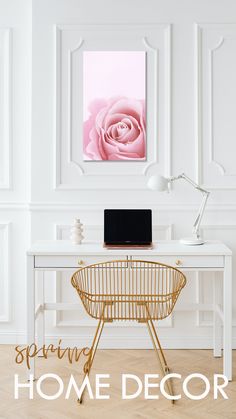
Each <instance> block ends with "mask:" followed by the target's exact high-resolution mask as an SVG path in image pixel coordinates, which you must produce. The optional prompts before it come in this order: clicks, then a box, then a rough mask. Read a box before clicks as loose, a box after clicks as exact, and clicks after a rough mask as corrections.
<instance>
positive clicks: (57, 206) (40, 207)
mask: <svg viewBox="0 0 236 419" xmlns="http://www.w3.org/2000/svg"><path fill="white" fill-rule="evenodd" d="M148 205H149V207H150V208H152V209H153V211H155V210H157V211H163V212H166V211H170V212H176V211H177V212H196V211H198V209H199V205H193V204H187V203H186V204H174V203H169V204H162V203H158V204H156V202H155V203H152V202H150V201H149V204H148ZM108 206H109V208H123V206H124V205H123V204H121V203H120V202H117V203H114V204H112V205H111V203H110V202H104V204H103V205H101V204H99V205H98V204H96V203H89V204H88V203H85V204H81V203H80V204H78V203H75V202H52V201H48V202H46V201H44V202H43V201H42V202H31V203H29V202H0V211H6V210H7V211H8V210H12V211H15V210H16V211H18V210H22V211H30V212H53V211H56V212H59V211H67V212H73V211H86V212H87V211H89V212H95V211H96V212H99V211H103V210H104V208H106V207H108ZM127 208H143V205H142V204H140V203H139V204H133V205H127ZM222 211H224V212H235V211H236V204H227V203H225V204H222V203H218V204H217V203H215V204H207V207H206V210H205V212H206V213H209V212H222Z"/></svg>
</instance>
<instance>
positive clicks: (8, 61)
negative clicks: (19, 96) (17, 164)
mask: <svg viewBox="0 0 236 419" xmlns="http://www.w3.org/2000/svg"><path fill="white" fill-rule="evenodd" d="M11 38H12V32H11V29H10V28H0V53H1V54H0V55H1V56H2V58H1V60H0V77H1V80H0V82H1V85H2V86H3V90H2V91H1V96H3V100H2V107H0V122H1V124H0V126H1V127H2V129H3V131H2V132H0V135H1V137H2V139H1V141H2V145H3V149H2V150H1V149H0V153H1V154H2V155H3V160H4V165H3V173H1V167H0V190H1V189H3V190H4V189H6V190H9V189H11V187H12V185H11V182H12V179H11V176H12V173H11V172H12V167H11V165H12V156H11V152H12V150H11V148H12V147H11V135H12V127H11V122H12V115H11V113H12V112H11V89H12V39H11ZM1 51H2V52H1ZM0 148H1V143H0Z"/></svg>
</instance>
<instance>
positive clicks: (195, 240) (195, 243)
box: [180, 237, 205, 246]
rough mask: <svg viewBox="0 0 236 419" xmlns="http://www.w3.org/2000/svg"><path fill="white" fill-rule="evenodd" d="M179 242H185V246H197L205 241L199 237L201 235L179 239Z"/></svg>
mask: <svg viewBox="0 0 236 419" xmlns="http://www.w3.org/2000/svg"><path fill="white" fill-rule="evenodd" d="M180 243H181V244H185V245H186V246H199V245H200V244H204V243H205V242H204V240H203V239H201V237H199V238H194V237H187V238H184V239H180Z"/></svg>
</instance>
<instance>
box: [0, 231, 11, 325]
mask: <svg viewBox="0 0 236 419" xmlns="http://www.w3.org/2000/svg"><path fill="white" fill-rule="evenodd" d="M0 231H2V234H3V247H4V250H3V255H1V270H2V273H3V276H2V277H1V283H2V287H3V292H2V294H1V297H0V298H1V299H2V303H1V307H4V313H3V314H2V315H0V323H7V322H10V320H11V319H10V274H9V269H10V261H9V231H10V223H5V224H0Z"/></svg>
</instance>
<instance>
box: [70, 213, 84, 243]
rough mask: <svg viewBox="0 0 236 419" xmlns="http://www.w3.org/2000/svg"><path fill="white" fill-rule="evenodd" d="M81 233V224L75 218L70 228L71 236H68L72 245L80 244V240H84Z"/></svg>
mask: <svg viewBox="0 0 236 419" xmlns="http://www.w3.org/2000/svg"><path fill="white" fill-rule="evenodd" d="M82 232H83V224H82V223H81V222H80V219H79V218H75V220H74V225H73V227H72V228H71V236H70V239H71V241H72V243H73V244H81V242H82V240H83V239H84V236H83V234H82Z"/></svg>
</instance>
